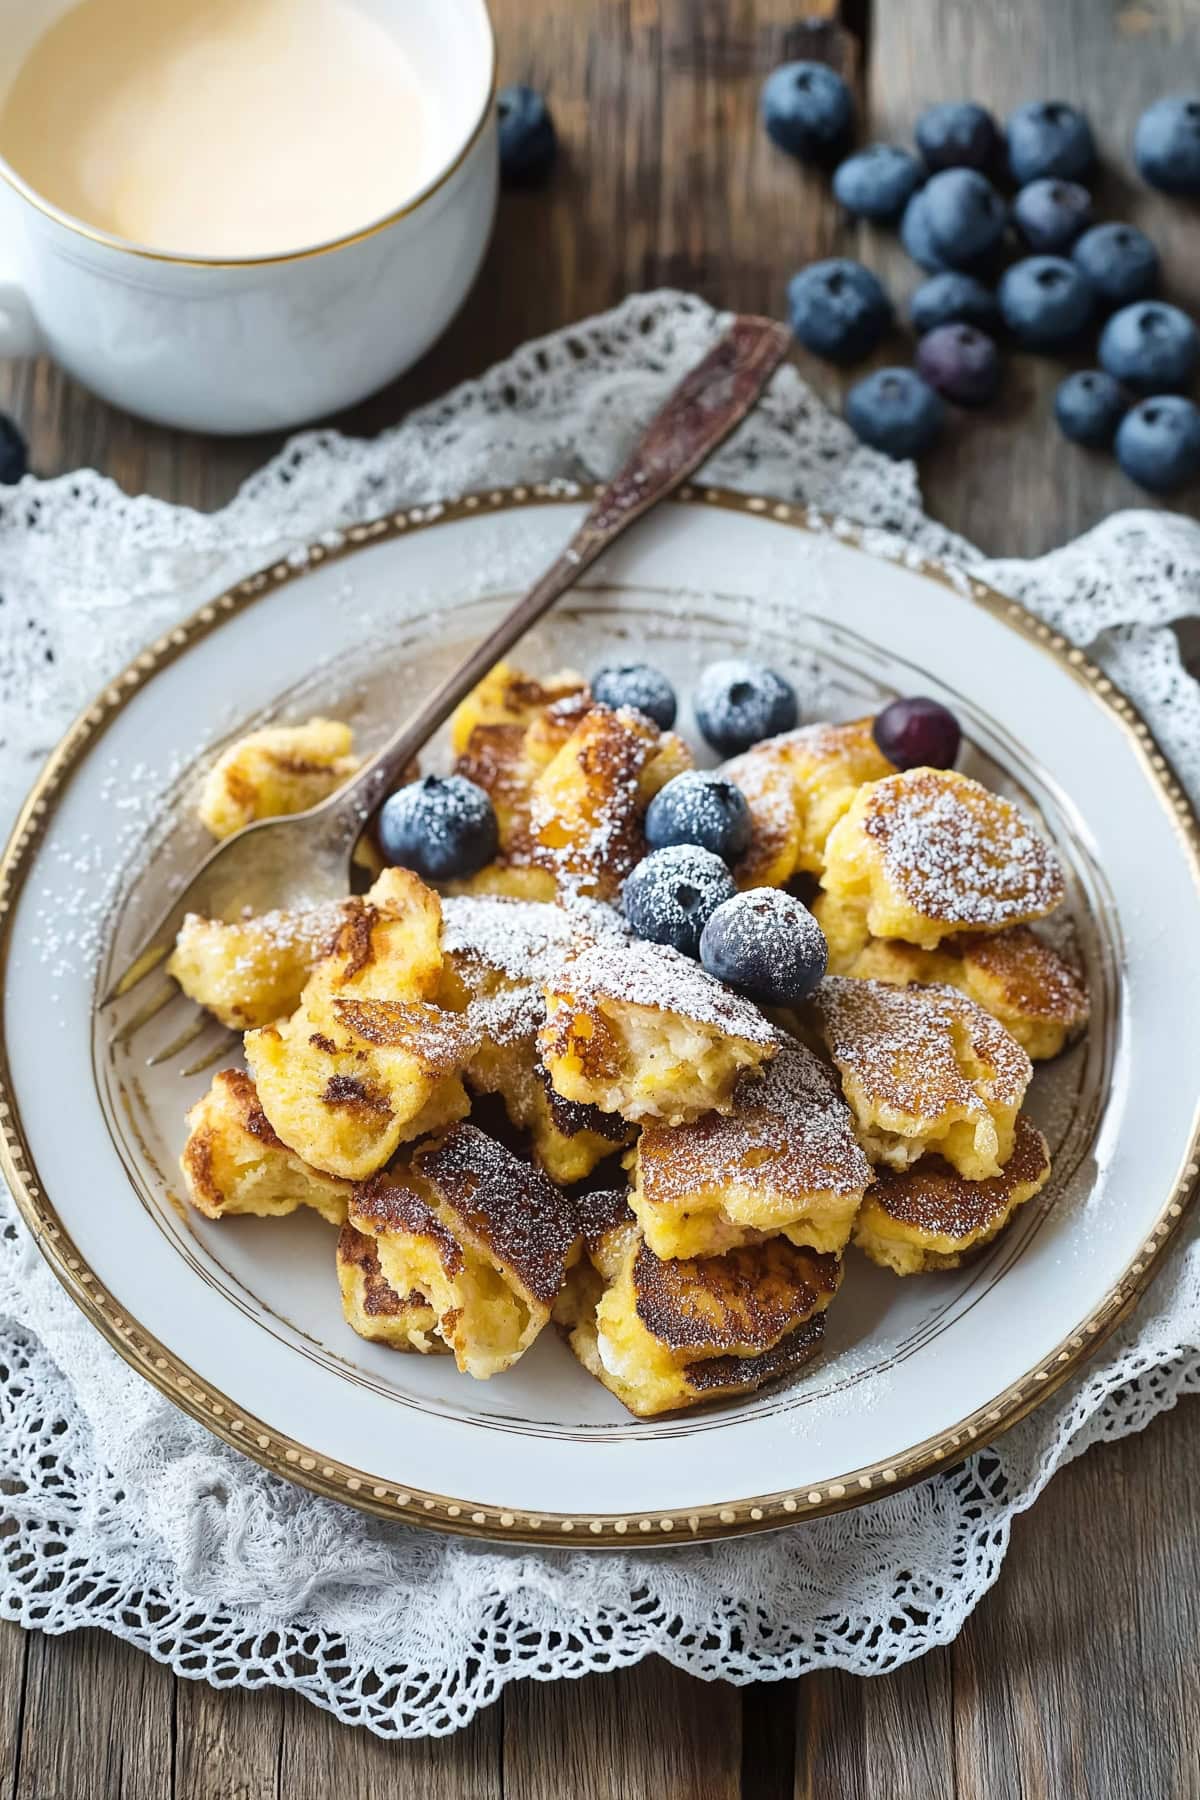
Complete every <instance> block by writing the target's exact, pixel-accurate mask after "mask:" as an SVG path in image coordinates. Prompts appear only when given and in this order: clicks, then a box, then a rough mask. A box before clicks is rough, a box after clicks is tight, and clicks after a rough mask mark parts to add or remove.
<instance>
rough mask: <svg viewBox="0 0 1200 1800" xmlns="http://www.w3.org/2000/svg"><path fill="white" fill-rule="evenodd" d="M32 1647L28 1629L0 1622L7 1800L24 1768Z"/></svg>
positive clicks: (1, 1756) (0, 1733) (0, 1730)
mask: <svg viewBox="0 0 1200 1800" xmlns="http://www.w3.org/2000/svg"><path fill="white" fill-rule="evenodd" d="M29 1647H30V1634H29V1633H28V1632H25V1631H22V1630H21V1629H20V1627H19V1626H17V1625H11V1624H3V1625H0V1794H3V1795H4V1800H13V1796H14V1794H15V1792H16V1786H17V1776H18V1773H19V1770H20V1758H21V1721H22V1718H23V1715H24V1711H25V1679H26V1666H27V1664H28V1660H29Z"/></svg>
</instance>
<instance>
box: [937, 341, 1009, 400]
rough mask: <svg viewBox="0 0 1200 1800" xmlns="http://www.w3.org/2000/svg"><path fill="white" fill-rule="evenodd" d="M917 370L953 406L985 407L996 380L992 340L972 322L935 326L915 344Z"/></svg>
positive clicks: (997, 360)
mask: <svg viewBox="0 0 1200 1800" xmlns="http://www.w3.org/2000/svg"><path fill="white" fill-rule="evenodd" d="M917 369H918V371H919V373H920V374H922V375H923V376H924V377H925V379H926V381H927V382H928V383H929V385H930V387H931V388H936V389H937V391H938V393H939V394H942V395H944V396H945V398H946V399H947V400H953V401H954V403H955V405H956V406H986V405H987V403H988V401H989V400H991V399H992V398H993V397H994V395H995V392H996V389H997V387H998V386H999V383H1000V357H999V355H998V353H997V350H996V345H995V343H994V341H993V340H992V339H991V338H990V337H988V335H987V333H986V332H984V331H977V330H976V329H975V327H974V325H939V326H938V328H937V330H936V331H930V332H927V333H926V335H925V336H924V337H923V338H922V339H921V341H920V343H919V344H918V345H917Z"/></svg>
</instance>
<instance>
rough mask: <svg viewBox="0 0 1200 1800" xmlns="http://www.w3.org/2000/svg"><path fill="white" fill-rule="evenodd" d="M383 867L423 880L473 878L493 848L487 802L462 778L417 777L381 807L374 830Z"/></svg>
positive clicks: (494, 831)
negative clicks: (394, 866)
mask: <svg viewBox="0 0 1200 1800" xmlns="http://www.w3.org/2000/svg"><path fill="white" fill-rule="evenodd" d="M376 836H377V838H378V840H379V848H380V850H381V852H382V854H383V859H384V861H385V862H386V863H399V864H400V866H401V867H402V868H405V869H414V870H415V871H416V873H417V874H418V875H420V876H421V877H422V879H423V880H425V881H449V880H451V879H453V878H454V877H455V876H459V875H473V874H474V873H475V871H476V869H482V868H483V866H484V864H485V863H489V862H491V860H492V858H493V857H494V856H495V854H496V851H497V849H498V847H499V832H498V831H497V828H496V815H495V813H494V812H493V810H492V803H491V801H490V799H489V798H488V796H487V795H486V794H485V793H484V791H483V789H482V788H481V787H477V786H476V784H475V783H474V782H473V781H468V780H467V779H466V777H465V776H464V775H422V777H421V778H420V780H419V781H411V782H409V784H408V786H407V787H402V788H398V789H397V790H396V792H395V793H394V794H392V795H390V796H389V797H388V799H386V800H385V801H384V803H383V806H382V808H381V809H380V813H379V821H378V824H377V826H376Z"/></svg>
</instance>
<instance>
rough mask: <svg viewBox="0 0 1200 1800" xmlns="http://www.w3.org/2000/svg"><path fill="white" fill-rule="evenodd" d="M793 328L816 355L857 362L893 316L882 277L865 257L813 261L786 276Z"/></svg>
mask: <svg viewBox="0 0 1200 1800" xmlns="http://www.w3.org/2000/svg"><path fill="white" fill-rule="evenodd" d="M788 311H789V313H790V315H791V323H792V330H793V331H794V332H795V334H796V336H797V337H798V338H799V340H800V342H801V343H802V344H803V345H804V347H805V349H806V350H811V351H812V352H813V354H814V356H823V357H825V358H827V359H828V361H830V362H837V363H852V362H859V361H861V359H862V358H863V357H864V356H869V355H870V353H871V351H872V350H873V349H874V348H875V346H876V344H877V343H878V342H879V340H880V338H881V337H882V336H883V334H884V332H885V331H886V330H887V329H888V326H889V325H890V324H891V322H892V303H891V301H890V300H889V299H888V297H887V294H886V292H885V291H884V287H883V284H882V282H881V281H880V280H879V277H878V276H877V275H873V274H872V273H871V271H870V269H864V267H863V265H862V264H861V263H857V262H851V261H850V259H849V258H848V257H831V258H830V259H829V260H828V261H827V262H816V263H810V264H809V265H808V267H807V269H801V270H800V273H799V274H798V275H793V276H792V279H791V280H790V281H789V282H788Z"/></svg>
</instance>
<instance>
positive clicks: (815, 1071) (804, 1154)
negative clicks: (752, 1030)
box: [628, 1035, 872, 1257]
mask: <svg viewBox="0 0 1200 1800" xmlns="http://www.w3.org/2000/svg"><path fill="white" fill-rule="evenodd" d="M628 1162H629V1167H630V1170H631V1171H632V1180H633V1187H632V1191H631V1193H630V1196H629V1198H630V1204H631V1206H632V1208H633V1211H634V1213H635V1214H636V1215H637V1220H638V1223H639V1225H640V1226H641V1228H642V1232H643V1235H644V1237H645V1240H646V1244H647V1246H648V1247H649V1249H650V1250H651V1251H652V1252H653V1253H654V1255H655V1256H661V1257H673V1256H713V1255H719V1254H721V1253H723V1252H724V1251H726V1250H730V1249H732V1248H734V1247H735V1246H737V1245H738V1244H744V1243H754V1242H756V1241H758V1240H759V1239H760V1238H762V1237H763V1236H766V1235H768V1234H770V1233H773V1232H782V1233H783V1234H784V1236H786V1237H787V1238H789V1239H790V1240H791V1242H792V1243H794V1244H805V1245H808V1246H809V1247H810V1248H812V1249H814V1250H822V1251H832V1252H835V1253H836V1252H839V1251H841V1250H842V1249H843V1248H844V1246H845V1245H846V1243H847V1242H848V1241H849V1237H850V1228H851V1226H852V1224H853V1222H854V1215H855V1213H856V1212H857V1211H858V1208H859V1205H860V1203H861V1201H862V1197H863V1193H864V1192H865V1190H866V1187H867V1185H868V1183H869V1182H870V1180H871V1178H872V1177H871V1165H870V1163H868V1161H867V1159H866V1157H865V1156H864V1155H863V1153H862V1151H861V1149H860V1148H859V1145H858V1140H857V1139H856V1137H855V1135H854V1126H853V1121H852V1120H851V1117H850V1112H849V1109H848V1108H847V1106H846V1104H845V1102H844V1100H843V1099H842V1097H841V1095H840V1093H839V1092H838V1090H837V1084H836V1081H835V1079H834V1077H833V1075H832V1074H831V1073H830V1071H829V1070H828V1069H826V1068H825V1066H824V1065H823V1064H822V1063H820V1062H818V1061H817V1059H816V1057H815V1056H813V1055H812V1053H811V1052H810V1051H808V1050H806V1049H805V1048H804V1047H803V1045H801V1044H798V1043H795V1042H794V1041H793V1040H792V1039H790V1038H785V1037H783V1036H782V1035H781V1036H780V1039H779V1048H778V1054H777V1055H776V1056H775V1058H774V1060H773V1061H772V1062H769V1063H768V1064H767V1066H766V1069H765V1071H764V1072H763V1073H762V1074H761V1075H759V1074H750V1075H745V1076H743V1077H742V1079H741V1081H739V1083H738V1086H737V1090H736V1093H735V1095H734V1105H733V1111H732V1112H731V1113H730V1114H728V1115H727V1116H723V1115H722V1114H720V1113H705V1114H704V1116H703V1117H702V1118H700V1119H697V1120H696V1121H695V1123H694V1124H691V1125H679V1126H675V1127H674V1128H672V1127H669V1126H665V1125H656V1124H647V1125H645V1126H644V1127H643V1128H642V1133H641V1136H640V1137H639V1139H638V1141H637V1145H636V1147H635V1148H634V1149H633V1150H632V1151H631V1152H630V1156H629V1159H628Z"/></svg>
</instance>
